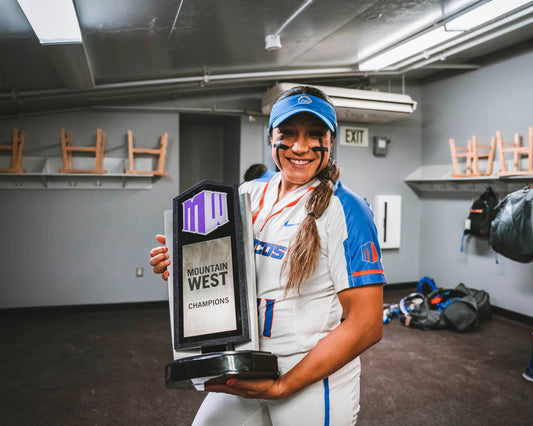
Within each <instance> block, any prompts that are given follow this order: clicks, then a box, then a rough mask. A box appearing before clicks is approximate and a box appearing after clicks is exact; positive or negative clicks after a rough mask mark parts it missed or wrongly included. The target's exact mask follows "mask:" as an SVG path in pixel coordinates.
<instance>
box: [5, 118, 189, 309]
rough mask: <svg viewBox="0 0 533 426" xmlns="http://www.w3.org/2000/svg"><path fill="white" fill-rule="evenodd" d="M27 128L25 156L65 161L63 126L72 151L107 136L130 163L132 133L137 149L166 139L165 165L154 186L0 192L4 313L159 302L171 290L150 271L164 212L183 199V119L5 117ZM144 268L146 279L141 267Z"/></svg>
mask: <svg viewBox="0 0 533 426" xmlns="http://www.w3.org/2000/svg"><path fill="white" fill-rule="evenodd" d="M15 125H16V126H19V127H20V128H23V129H25V130H26V131H27V136H26V145H25V155H27V156H44V157H46V156H48V157H60V156H61V151H60V141H59V129H60V128H61V127H66V128H67V129H69V130H71V132H72V137H73V141H74V144H75V145H94V138H95V134H96V128H97V127H101V128H103V129H104V130H105V131H106V132H107V151H106V156H109V157H123V158H124V157H127V150H126V132H127V130H128V129H131V130H133V133H134V135H135V137H136V144H137V145H138V146H145V147H155V146H156V145H157V143H158V138H159V136H160V135H161V134H162V133H164V132H168V133H169V147H168V155H167V166H166V169H167V170H168V171H169V176H168V177H165V178H161V179H159V180H157V181H156V182H155V183H154V184H153V187H152V189H151V190H105V189H102V190H97V189H95V190H75V189H65V190H59V189H42V190H31V189H28V190H14V189H9V190H8V189H2V190H0V205H1V207H2V208H1V209H0V229H1V231H0V235H1V238H0V252H1V253H2V256H1V259H0V271H1V272H0V308H6V307H23V306H50V305H76V304H93V303H118V302H137V301H152V300H162V299H165V298H166V297H167V291H166V288H165V285H164V284H163V282H162V281H161V279H156V277H155V276H154V274H152V273H150V271H149V270H148V268H149V265H148V263H147V257H148V251H149V249H150V248H151V247H153V246H155V245H156V241H155V239H154V235H155V234H156V233H162V232H163V224H162V212H163V210H165V209H168V208H170V207H171V200H172V197H173V196H175V195H176V194H177V193H178V167H177V165H178V164H179V149H178V135H179V121H178V116H177V115H176V114H171V113H161V112H160V113H150V112H142V113H141V112H138V113H137V112H100V111H99V112H91V111H87V112H71V113H63V114H53V115H43V116H38V117H29V118H21V119H19V120H3V121H0V134H1V135H4V136H3V137H4V138H5V137H6V135H10V134H11V129H12V126H15ZM137 266H143V267H144V268H145V274H144V277H142V278H137V277H136V276H135V268H136V267H137Z"/></svg>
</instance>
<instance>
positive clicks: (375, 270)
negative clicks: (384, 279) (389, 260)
mask: <svg viewBox="0 0 533 426" xmlns="http://www.w3.org/2000/svg"><path fill="white" fill-rule="evenodd" d="M370 274H383V269H369V270H368V271H359V272H354V273H353V276H354V277H359V276H361V275H370Z"/></svg>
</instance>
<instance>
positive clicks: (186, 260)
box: [165, 180, 278, 390]
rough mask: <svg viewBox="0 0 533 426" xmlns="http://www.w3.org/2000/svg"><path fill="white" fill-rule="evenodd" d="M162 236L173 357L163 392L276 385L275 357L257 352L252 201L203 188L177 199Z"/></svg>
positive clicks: (223, 188) (221, 188)
mask: <svg viewBox="0 0 533 426" xmlns="http://www.w3.org/2000/svg"><path fill="white" fill-rule="evenodd" d="M165 235H166V241H167V247H168V249H169V255H170V259H171V262H172V264H171V266H170V267H169V279H168V286H169V304H170V317H171V318H170V319H171V330H172V344H173V349H174V361H173V362H172V363H170V364H168V365H167V366H166V370H165V382H166V386H167V387H168V388H173V389H194V388H195V389H197V390H203V389H204V383H205V382H207V381H210V382H224V381H226V380H227V379H228V377H241V378H275V377H277V376H278V365H277V358H276V356H275V355H273V354H271V353H269V352H261V351H259V336H258V324H257V302H256V288H255V270H254V257H253V256H254V254H253V253H254V252H253V233H252V225H251V214H250V202H249V195H248V194H243V195H241V196H240V197H239V193H238V187H237V185H228V184H219V183H215V182H210V181H207V180H204V181H202V182H200V183H198V184H196V185H194V186H193V187H191V188H189V189H188V190H186V191H185V192H183V193H182V194H180V195H178V196H177V197H175V198H174V200H173V210H172V211H166V212H165Z"/></svg>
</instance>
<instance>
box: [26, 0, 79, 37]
mask: <svg viewBox="0 0 533 426" xmlns="http://www.w3.org/2000/svg"><path fill="white" fill-rule="evenodd" d="M17 1H18V3H19V5H20V7H21V8H22V11H23V12H24V14H25V15H26V18H28V21H29V23H30V25H31V26H32V28H33V31H35V34H36V35H37V37H38V38H39V41H40V42H41V44H60V43H81V42H82V40H81V31H80V26H79V23H78V18H77V16H76V10H75V9H74V4H73V3H72V0H46V1H44V0H17Z"/></svg>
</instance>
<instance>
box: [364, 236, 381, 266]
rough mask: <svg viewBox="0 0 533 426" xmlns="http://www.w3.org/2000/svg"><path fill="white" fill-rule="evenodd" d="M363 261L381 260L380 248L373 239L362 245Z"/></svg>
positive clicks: (373, 261) (374, 261)
mask: <svg viewBox="0 0 533 426" xmlns="http://www.w3.org/2000/svg"><path fill="white" fill-rule="evenodd" d="M361 253H362V254H363V262H369V263H376V262H377V261H378V260H379V254H378V250H377V249H376V246H375V245H374V243H373V242H372V241H369V242H368V243H366V244H363V245H362V246H361Z"/></svg>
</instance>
